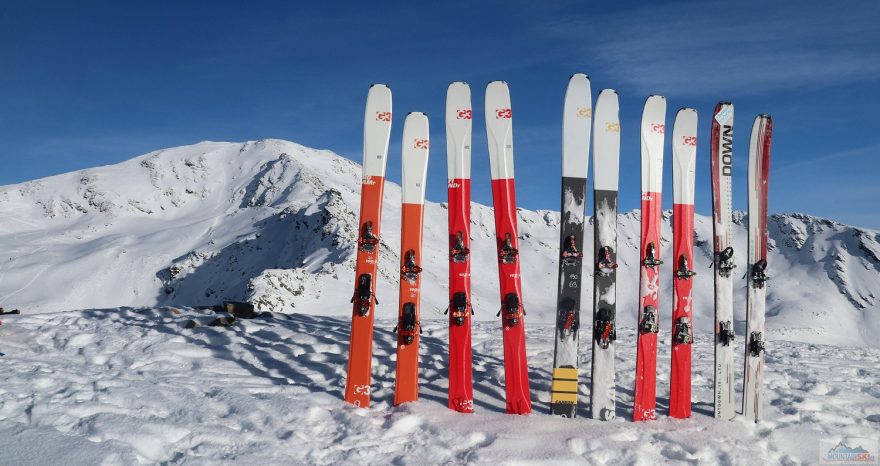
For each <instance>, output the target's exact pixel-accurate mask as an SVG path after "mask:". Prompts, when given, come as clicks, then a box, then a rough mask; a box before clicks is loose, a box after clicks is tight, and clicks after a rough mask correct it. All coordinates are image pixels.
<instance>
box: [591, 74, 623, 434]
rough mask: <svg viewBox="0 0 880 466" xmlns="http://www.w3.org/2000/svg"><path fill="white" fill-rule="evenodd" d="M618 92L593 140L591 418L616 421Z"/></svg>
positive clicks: (600, 114)
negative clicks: (593, 259) (593, 268)
mask: <svg viewBox="0 0 880 466" xmlns="http://www.w3.org/2000/svg"><path fill="white" fill-rule="evenodd" d="M618 109H619V106H618V102H617V92H615V91H613V90H611V89H605V90H603V91H602V92H600V93H599V97H598V98H597V99H596V111H595V113H594V119H593V120H594V123H593V127H594V131H593V132H594V133H595V135H594V136H593V257H594V258H595V261H594V267H595V270H594V272H593V366H592V371H591V373H592V377H591V379H590V380H591V387H590V415H591V417H592V418H593V419H601V420H603V421H610V420H612V419H614V417H615V414H616V413H615V411H616V408H615V401H614V398H615V381H614V341H615V340H616V339H617V181H618V174H619V173H618V172H619V163H620V162H619V159H620V120H619V117H618Z"/></svg>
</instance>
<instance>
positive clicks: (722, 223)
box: [709, 102, 736, 420]
mask: <svg viewBox="0 0 880 466" xmlns="http://www.w3.org/2000/svg"><path fill="white" fill-rule="evenodd" d="M711 138H712V140H711V141H710V154H709V155H710V157H709V159H710V162H711V165H712V166H711V172H712V218H713V220H714V221H713V222H712V224H713V227H714V235H713V236H714V242H713V252H714V255H713V256H714V259H713V264H712V265H713V267H714V268H715V396H714V400H715V418H716V419H728V420H729V419H733V417H734V414H735V413H734V408H733V340H734V331H733V276H732V271H733V268H734V267H736V266H735V265H734V264H733V237H732V229H733V194H732V184H731V176H732V174H733V104H731V103H730V102H719V103H718V105H716V106H715V113H714V117H713V118H712V134H711Z"/></svg>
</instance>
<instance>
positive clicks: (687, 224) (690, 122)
mask: <svg viewBox="0 0 880 466" xmlns="http://www.w3.org/2000/svg"><path fill="white" fill-rule="evenodd" d="M696 162H697V111H696V110H694V109H692V108H683V109H681V110H679V111H678V113H677V114H676V115H675V124H674V125H673V127H672V187H673V193H672V195H673V196H672V197H673V203H672V221H673V225H672V232H673V241H672V258H673V260H674V261H675V262H674V263H673V276H674V279H673V282H672V358H671V359H672V360H671V364H670V365H671V374H670V377H669V415H670V416H672V417H677V418H688V417H690V416H691V344H692V343H693V340H694V332H693V328H694V327H693V286H694V275H695V273H694V271H693V270H692V267H693V263H694V174H695V169H696Z"/></svg>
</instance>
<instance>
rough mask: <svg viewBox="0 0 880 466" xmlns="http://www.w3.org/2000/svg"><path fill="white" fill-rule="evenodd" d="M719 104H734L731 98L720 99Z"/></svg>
mask: <svg viewBox="0 0 880 466" xmlns="http://www.w3.org/2000/svg"><path fill="white" fill-rule="evenodd" d="M718 105H733V103H731V102H730V101H729V100H719V101H718Z"/></svg>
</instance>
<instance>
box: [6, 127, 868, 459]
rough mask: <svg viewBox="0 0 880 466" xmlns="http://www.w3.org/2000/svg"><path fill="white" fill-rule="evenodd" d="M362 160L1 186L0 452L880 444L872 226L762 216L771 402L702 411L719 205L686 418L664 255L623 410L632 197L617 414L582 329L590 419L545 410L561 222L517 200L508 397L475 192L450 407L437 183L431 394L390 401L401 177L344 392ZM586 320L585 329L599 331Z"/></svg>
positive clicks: (143, 161)
mask: <svg viewBox="0 0 880 466" xmlns="http://www.w3.org/2000/svg"><path fill="white" fill-rule="evenodd" d="M360 180H361V173H360V166H359V165H358V164H356V163H354V162H351V161H349V160H346V159H344V158H342V157H339V156H337V155H335V154H333V153H331V152H328V151H319V150H314V149H309V148H306V147H303V146H300V145H297V144H295V143H292V142H288V141H281V140H272V139H270V140H261V141H252V142H246V143H223V142H203V143H199V144H194V145H191V146H184V147H178V148H170V149H165V150H160V151H155V152H151V153H149V154H146V155H143V156H140V157H137V158H134V159H132V160H129V161H127V162H123V163H121V164H117V165H112V166H106V167H97V168H92V169H88V170H81V171H78V172H72V173H67V174H63V175H58V176H54V177H50V178H45V179H41V180H34V181H30V182H27V183H21V184H17V185H10V186H2V187H0V244H2V245H3V247H2V249H0V253H2V256H0V306H3V307H5V308H7V309H11V308H21V309H22V310H23V314H22V315H18V316H16V315H9V316H2V320H3V325H2V326H0V352H2V353H5V355H4V356H0V378H2V380H3V381H4V383H3V384H2V385H0V433H2V434H0V464H107V465H112V464H132V463H155V462H167V463H174V464H177V463H199V464H202V463H219V462H233V461H234V462H237V463H242V464H303V463H314V464H339V463H341V464H369V463H395V462H396V463H429V464H435V463H446V462H449V463H453V464H458V463H468V462H479V463H490V462H491V463H499V462H500V463H543V464H562V463H573V462H577V461H579V460H587V461H590V462H594V463H599V464H612V463H613V464H619V463H624V464H653V463H658V462H669V461H688V462H706V463H729V464H762V463H799V462H805V463H815V462H817V461H818V458H819V452H818V450H817V445H818V444H819V441H820V440H824V439H829V438H834V439H837V438H839V437H841V436H849V437H863V438H869V439H876V438H877V431H878V430H880V424H878V422H880V388H878V385H877V380H880V292H878V290H880V232H877V231H873V230H867V229H862V228H856V227H852V226H847V225H843V224H840V223H837V222H833V221H830V220H825V219H820V218H815V217H811V216H808V215H803V214H785V215H783V214H777V215H773V216H771V218H770V221H769V235H770V252H769V264H770V268H769V271H768V274H769V275H770V277H771V280H770V282H769V283H768V289H767V291H768V302H767V310H768V314H767V335H766V340H767V353H766V354H767V358H766V371H765V379H764V386H765V391H764V401H765V404H764V411H765V418H766V419H767V421H764V422H762V423H760V424H758V425H753V424H750V423H747V422H746V421H745V420H743V419H741V418H738V419H736V420H735V421H733V422H716V421H715V420H714V419H712V418H711V416H712V405H711V400H712V377H713V369H712V367H713V361H712V354H713V351H712V342H711V338H710V337H709V335H710V333H711V331H712V327H713V325H714V315H713V310H712V305H713V294H712V293H713V286H712V269H710V268H709V264H710V263H711V261H712V251H711V248H712V241H711V240H712V231H711V227H712V220H711V218H708V217H703V216H700V215H697V216H696V217H695V228H696V235H695V261H694V264H693V268H694V270H696V271H698V273H699V275H697V276H696V277H694V300H693V307H694V317H693V320H694V325H695V338H696V343H695V346H694V353H693V354H694V358H695V359H694V375H693V387H694V400H695V402H696V404H695V406H694V412H695V414H694V417H693V418H692V419H690V420H685V421H678V420H675V421H674V420H671V419H667V418H666V417H665V416H663V414H664V411H665V409H666V403H667V400H668V399H667V398H665V396H666V394H667V393H668V372H669V367H668V364H669V348H670V341H669V328H670V326H671V322H670V318H669V311H670V309H671V297H672V290H671V283H672V280H671V277H672V262H674V261H669V260H667V261H666V262H667V263H666V264H664V265H663V266H661V267H662V271H661V275H662V277H664V278H663V279H662V280H661V282H660V283H659V294H660V307H659V309H658V310H659V312H660V324H661V325H660V342H659V345H658V346H659V355H658V370H659V373H658V395H659V398H658V402H659V414H660V419H659V420H658V421H656V422H650V423H639V424H633V423H631V422H629V421H628V419H629V418H630V417H631V411H630V410H631V409H632V387H633V385H634V384H633V377H634V372H635V371H634V361H635V334H634V331H633V329H634V327H635V324H636V318H637V308H638V270H639V267H638V264H639V260H638V247H639V213H638V211H634V212H629V213H624V214H622V215H620V216H619V217H618V225H619V229H618V238H619V244H618V250H619V251H618V257H617V262H618V263H619V264H620V268H619V269H618V273H617V276H618V287H617V310H618V314H617V315H618V340H617V342H616V352H617V354H616V358H615V359H616V360H615V361H614V367H615V371H616V374H615V376H616V381H617V407H616V410H617V412H616V419H615V420H614V421H611V422H606V423H602V422H599V421H592V420H589V419H588V414H589V413H588V411H587V410H586V402H587V400H588V399H589V386H590V380H589V378H588V376H589V374H588V372H589V371H588V370H586V368H589V367H590V364H591V361H590V358H591V352H590V350H589V345H585V344H582V345H581V349H580V351H579V355H580V367H581V368H583V370H582V371H581V373H582V374H583V375H584V378H582V383H581V386H580V388H581V400H582V407H583V408H582V409H581V411H580V412H579V416H580V417H579V418H578V419H575V420H564V419H557V418H552V417H550V416H548V415H545V414H544V413H546V412H547V411H548V410H549V394H550V380H551V377H550V373H549V368H550V367H551V366H552V357H553V354H552V353H553V338H554V322H555V313H556V309H555V307H556V296H555V294H554V293H547V292H546V290H554V289H555V288H556V280H557V266H558V250H557V249H558V236H559V233H558V228H559V222H560V219H559V214H558V213H557V212H550V211H529V210H526V209H520V210H518V215H519V226H520V239H519V249H520V255H521V260H522V263H523V264H524V267H523V272H522V274H523V300H524V304H525V306H526V308H527V309H528V315H527V316H526V324H525V325H526V329H527V331H526V334H527V339H528V343H527V348H528V358H529V367H530V372H531V373H530V379H531V381H532V395H533V399H534V402H535V413H534V414H532V415H530V416H524V417H518V416H507V415H505V414H503V412H504V398H503V395H504V390H503V378H504V370H503V364H502V357H503V356H502V354H503V353H502V347H501V345H502V343H501V339H500V338H499V336H500V329H499V328H498V327H499V323H498V321H497V318H496V317H495V312H496V311H497V309H498V302H497V301H498V292H497V286H498V282H497V280H498V278H497V274H496V270H497V257H496V253H495V241H494V219H493V216H492V210H491V209H490V208H488V207H486V206H483V205H480V204H473V206H472V230H471V236H472V242H471V251H472V269H473V291H474V297H473V303H474V308H475V310H476V316H475V318H476V322H475V328H474V378H475V398H476V400H475V402H476V411H477V413H476V414H474V415H472V416H468V415H459V414H456V413H453V412H451V411H449V410H447V409H446V407H445V406H446V376H445V370H446V369H445V364H446V363H445V361H446V359H445V355H446V346H447V344H448V343H447V329H446V319H447V318H446V317H445V316H444V315H443V310H444V309H446V306H447V300H448V292H447V290H446V288H445V283H446V280H447V260H448V258H447V251H446V244H447V237H446V235H447V233H446V210H445V206H443V205H442V204H438V203H433V202H427V203H426V211H425V251H424V256H423V261H422V264H421V265H422V267H424V272H423V273H424V275H425V280H423V282H422V283H423V287H422V296H423V307H422V309H423V314H422V324H423V326H424V329H425V334H424V335H423V339H422V357H421V367H422V373H421V377H422V381H423V385H422V399H421V401H420V402H418V403H413V404H410V405H407V406H403V407H400V408H392V407H391V406H390V405H391V401H392V397H393V377H394V376H393V374H394V335H393V334H392V333H391V332H390V329H392V328H393V327H394V319H395V317H396V311H397V308H396V301H395V299H394V298H395V296H397V285H398V280H399V270H398V264H399V256H398V249H399V244H400V241H399V240H400V238H399V232H400V188H399V186H397V185H395V184H392V183H388V184H387V185H386V203H385V210H384V218H383V225H382V245H381V249H380V264H379V271H380V272H379V279H378V286H379V288H378V293H377V294H378V297H379V299H380V302H381V303H382V304H381V305H380V306H378V307H377V316H378V318H379V319H380V320H378V321H377V333H376V343H375V346H374V349H375V362H374V374H373V375H374V380H375V384H374V386H373V390H374V396H375V403H374V405H373V406H371V408H369V409H366V410H358V409H353V408H352V407H349V406H346V405H345V404H344V403H342V401H341V399H342V387H343V385H344V376H345V361H346V355H347V351H348V348H347V342H348V328H349V317H348V315H349V314H350V312H351V308H350V304H349V302H348V299H349V297H350V296H351V289H352V282H353V279H354V277H353V274H354V250H355V237H356V234H357V229H358V226H357V214H356V212H357V209H358V205H359V192H360V186H359V183H360ZM429 182H430V181H429ZM621 195H622V196H626V195H627V194H626V193H621ZM698 202H699V200H698ZM663 218H664V224H663V226H662V229H661V230H662V231H661V233H662V237H663V240H662V241H661V245H660V246H661V251H660V255H661V257H668V256H669V250H668V249H669V248H670V241H669V239H670V238H671V233H672V230H671V224H670V222H669V220H670V215H669V214H668V212H667V213H664V217H663ZM734 223H735V225H734V235H733V243H732V244H733V247H734V248H735V249H736V251H737V252H736V254H735V258H736V264H737V268H736V269H735V270H734V274H735V276H734V299H735V303H734V323H735V329H736V332H737V335H738V338H737V343H736V345H737V351H736V352H735V361H734V365H735V367H736V368H737V380H736V384H737V385H736V386H737V389H738V390H741V386H742V372H741V370H740V368H742V366H743V361H742V358H743V351H742V345H741V343H742V341H743V340H742V335H743V334H744V319H745V288H744V287H745V280H744V279H741V277H740V276H739V274H741V273H742V272H743V271H745V270H746V266H745V256H746V254H745V251H746V248H745V246H746V230H745V226H746V218H745V215H744V214H743V213H740V212H736V213H734ZM592 230H593V229H592V228H587V229H586V233H587V234H586V237H585V240H584V244H585V245H586V246H587V249H589V248H590V247H592V246H591V245H592V244H593V238H592V234H593V232H592ZM584 255H585V256H586V257H592V256H593V252H592V251H589V250H585V251H584ZM737 271H739V272H737ZM586 272H590V270H589V267H588V269H587V270H586ZM586 275H587V276H585V277H584V278H585V283H589V282H590V276H589V273H587V274H586ZM584 288H585V290H584V295H583V296H582V302H584V303H591V302H592V294H591V293H592V286H584ZM224 299H231V300H245V299H247V300H251V301H252V302H254V303H255V305H256V306H257V308H258V309H259V310H260V311H272V312H271V313H268V312H267V313H265V314H263V316H262V317H259V318H257V319H254V320H247V321H245V320H239V321H237V322H236V323H235V324H234V325H233V326H232V327H230V328H215V327H208V326H207V324H208V323H209V322H210V321H212V320H213V319H214V318H215V317H216V316H215V315H213V314H212V313H211V312H210V311H204V310H197V309H195V307H196V306H199V305H217V304H219V303H220V302H221V301H222V300H224ZM120 306H123V307H120ZM74 309H80V310H74ZM585 315H586V316H587V317H584V316H585ZM588 316H589V314H582V319H581V322H582V325H581V328H580V332H582V333H581V337H582V338H583V340H582V341H591V340H590V335H591V334H592V328H591V322H590V321H591V319H589V318H588ZM741 395H742V393H741V391H738V392H737V394H736V397H737V403H739V402H741ZM414 455H420V456H414Z"/></svg>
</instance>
